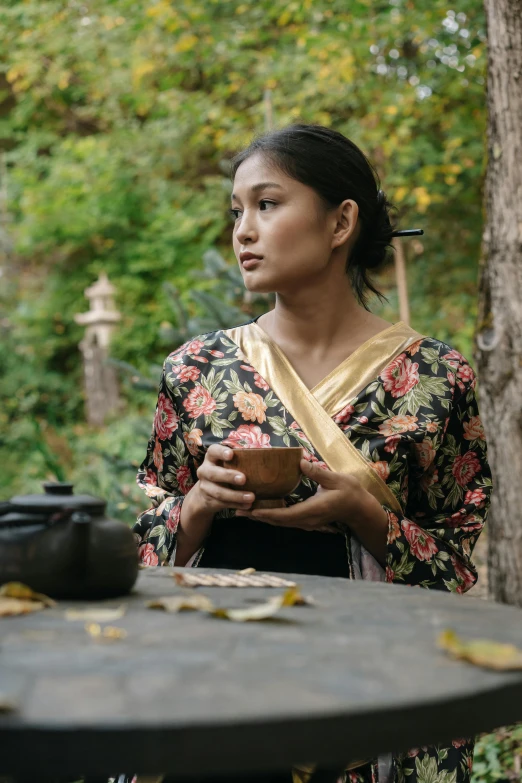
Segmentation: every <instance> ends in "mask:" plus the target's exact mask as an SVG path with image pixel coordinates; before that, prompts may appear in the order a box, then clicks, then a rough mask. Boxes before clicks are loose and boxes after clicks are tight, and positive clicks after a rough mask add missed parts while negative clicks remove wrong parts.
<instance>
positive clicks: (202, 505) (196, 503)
mask: <svg viewBox="0 0 522 783" xmlns="http://www.w3.org/2000/svg"><path fill="white" fill-rule="evenodd" d="M233 456H234V453H233V451H232V449H229V448H227V447H226V446H221V445H219V444H218V443H214V444H213V445H212V446H210V447H209V449H208V450H207V452H206V454H205V459H204V461H203V464H202V465H200V467H199V468H198V471H197V475H198V481H197V482H196V484H194V486H193V487H192V489H191V490H190V492H189V493H188V494H187V496H186V497H185V500H184V501H183V505H182V506H181V515H180V519H179V524H178V529H177V531H176V558H175V565H185V563H187V562H188V560H190V558H191V557H192V555H193V554H194V553H195V552H197V550H198V549H199V547H200V546H201V544H202V543H203V541H204V540H205V538H206V537H207V536H208V534H209V532H210V528H211V527H212V520H213V519H214V514H215V513H216V512H218V511H222V510H223V509H224V508H235V509H243V510H248V509H249V508H250V507H251V506H252V503H253V502H254V500H255V495H254V493H253V492H241V490H235V489H232V486H234V485H235V486H241V484H244V483H245V481H246V477H245V474H244V473H241V472H240V471H238V470H232V469H231V468H226V467H223V465H221V464H220V463H221V462H225V463H226V462H228V461H229V460H231V459H232V457H233Z"/></svg>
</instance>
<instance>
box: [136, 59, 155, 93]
mask: <svg viewBox="0 0 522 783" xmlns="http://www.w3.org/2000/svg"><path fill="white" fill-rule="evenodd" d="M154 70H155V65H154V63H153V62H151V61H150V60H142V61H141V62H139V63H138V64H137V65H135V66H134V68H133V69H132V83H133V85H134V87H139V85H140V82H141V80H142V78H143V77H144V76H146V75H147V74H148V73H152V72H153V71H154Z"/></svg>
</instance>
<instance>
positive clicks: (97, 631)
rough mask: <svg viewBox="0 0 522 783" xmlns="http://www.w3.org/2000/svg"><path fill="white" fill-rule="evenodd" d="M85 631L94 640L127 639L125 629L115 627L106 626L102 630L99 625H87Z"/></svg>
mask: <svg viewBox="0 0 522 783" xmlns="http://www.w3.org/2000/svg"><path fill="white" fill-rule="evenodd" d="M85 630H86V631H87V633H88V634H89V636H92V637H93V638H95V639H97V638H101V639H125V638H126V637H127V631H126V630H125V629H124V628H117V627H116V626H115V625H106V626H105V628H102V627H101V625H100V624H99V623H85Z"/></svg>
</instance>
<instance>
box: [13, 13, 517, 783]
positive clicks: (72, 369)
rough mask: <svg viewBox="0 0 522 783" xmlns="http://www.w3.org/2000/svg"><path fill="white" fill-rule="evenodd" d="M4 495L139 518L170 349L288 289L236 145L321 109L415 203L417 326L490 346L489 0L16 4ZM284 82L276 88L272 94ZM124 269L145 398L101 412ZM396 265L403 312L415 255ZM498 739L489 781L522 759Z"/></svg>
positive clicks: (122, 353)
mask: <svg viewBox="0 0 522 783" xmlns="http://www.w3.org/2000/svg"><path fill="white" fill-rule="evenodd" d="M0 41H1V42H2V43H1V44H0V46H1V50H0V51H1V55H0V155H1V157H0V164H1V165H0V273H1V277H0V337H1V340H0V377H1V387H0V429H1V436H0V464H1V466H2V469H1V471H0V492H1V496H2V497H4V498H8V497H9V496H11V495H12V494H15V493H21V492H24V493H25V492H38V491H41V482H42V481H43V480H46V479H59V480H65V479H66V480H71V481H73V482H74V483H75V488H76V491H85V492H89V493H90V494H99V495H102V496H104V497H106V498H107V499H108V501H109V511H110V513H111V514H112V515H114V516H117V517H119V518H121V519H124V520H125V521H127V522H129V523H132V521H133V519H134V518H135V516H136V514H137V513H138V511H139V510H141V509H143V508H144V507H145V503H144V498H142V497H141V493H140V492H139V490H138V489H137V488H136V487H135V482H134V476H135V473H136V468H137V466H138V465H139V463H140V462H141V460H142V458H143V457H144V454H145V447H146V442H147V439H148V436H149V433H150V429H151V425H152V418H153V414H154V405H155V397H156V387H157V383H158V381H159V374H160V368H161V364H162V362H163V359H164V358H165V356H166V355H167V354H168V353H169V352H170V351H171V350H173V349H174V348H176V347H177V346H178V345H179V344H180V343H181V342H183V340H184V338H185V337H188V336H191V335H193V334H197V333H198V332H201V331H207V330H209V329H212V328H216V327H219V326H231V325H234V324H238V323H241V322H243V321H245V320H247V319H248V318H249V317H251V316H252V315H254V314H258V313H260V312H262V311H263V310H266V309H267V307H268V306H269V302H268V301H267V300H266V299H264V298H262V297H254V298H253V299H252V300H250V299H249V298H245V296H244V293H243V289H242V286H241V279H240V276H239V274H238V271H237V269H236V267H235V259H234V256H233V252H232V248H231V229H232V226H231V223H230V218H229V217H228V214H227V209H228V206H229V199H230V190H231V185H230V181H229V178H228V175H227V161H228V160H229V159H230V158H231V157H232V155H233V154H234V152H236V151H237V150H238V149H240V148H242V147H243V146H244V145H246V144H247V143H248V142H249V140H250V139H251V138H252V135H253V134H254V133H256V132H260V131H263V130H264V129H265V127H266V125H267V122H268V116H267V115H268V113H269V109H270V111H271V112H272V115H273V116H272V121H273V124H274V126H275V127H278V126H281V125H285V124H288V123H291V122H295V121H300V122H308V123H319V124H322V125H327V126H331V127H333V128H335V129H336V130H339V131H341V132H342V133H344V134H345V135H347V136H348V137H350V138H351V139H353V140H354V141H355V142H356V143H357V144H359V145H360V146H361V147H362V149H363V150H364V151H365V152H366V153H367V155H368V156H369V157H370V159H371V160H372V161H373V162H374V164H375V165H376V168H377V170H378V172H379V174H380V176H381V179H382V185H383V188H384V190H385V191H386V192H387V194H388V196H389V198H390V200H391V201H392V202H394V203H395V204H396V206H397V208H398V212H399V215H400V218H401V220H400V227H402V228H412V227H421V228H423V229H424V231H425V235H424V236H423V237H422V238H421V240H419V239H415V240H403V241H404V249H405V253H406V260H407V271H408V284H409V294H410V308H411V312H412V326H413V327H414V328H415V329H417V330H418V331H420V332H423V333H425V334H429V335H432V336H434V337H436V338H438V339H441V340H444V341H447V342H449V343H450V344H452V345H453V346H455V347H456V348H458V349H459V350H460V351H462V352H463V353H464V354H465V355H466V356H467V357H468V358H469V359H470V360H471V361H472V363H473V332H474V328H475V318H476V301H477V280H478V264H479V257H480V244H481V236H482V225H483V209H482V184H483V177H484V173H485V128H486V104H485V76H486V74H485V71H486V30H485V19H484V11H483V8H482V4H481V2H480V1H479V0H458V2H456V3H455V4H454V5H452V6H450V7H448V3H447V1H446V0H415V2H413V1H412V0H381V1H380V2H379V1H378V0H373V1H372V0H353V1H352V2H350V3H346V0H330V1H329V0H313V2H312V0H301V1H300V2H293V1H292V0H290V1H288V0H257V1H256V3H248V2H247V3H241V2H236V1H235V0H192V2H187V1H186V0H185V1H183V2H182V1H181V0H180V2H176V3H173V2H167V0H157V1H155V0H83V1H82V0H69V1H68V2H67V1H58V0H45V2H33V1H31V0H27V1H22V2H13V1H11V2H5V3H3V5H2V7H1V9H0ZM268 102H269V104H270V105H269V107H268ZM102 271H105V272H106V273H107V275H108V277H109V279H110V281H111V282H112V283H113V284H114V285H115V286H116V291H117V296H116V305H117V308H118V310H119V311H120V312H121V314H122V320H121V322H120V324H119V325H118V327H117V329H116V332H115V336H114V339H113V342H112V356H113V358H114V359H115V360H116V361H118V363H119V367H120V370H121V384H122V396H123V405H122V407H121V409H120V410H119V412H118V413H117V414H115V415H114V416H113V417H112V419H111V420H109V421H108V422H107V424H106V426H105V427H104V428H92V427H89V426H88V425H87V424H86V423H85V415H84V400H83V391H82V363H81V354H80V352H79V349H78V345H79V342H80V340H81V338H82V336H83V331H84V330H83V328H82V327H81V326H79V325H78V324H77V323H76V322H75V320H74V316H75V315H76V314H77V313H81V312H84V311H85V310H86V309H87V307H88V303H87V301H86V299H85V297H84V289H85V288H86V287H87V286H89V285H91V284H92V283H93V282H94V281H95V280H96V279H97V277H98V275H99V273H100V272H102ZM379 283H380V285H381V287H382V289H383V290H384V292H385V293H386V295H387V297H388V303H385V304H384V305H381V304H379V303H377V302H375V303H374V306H373V307H372V309H373V310H374V311H375V312H378V313H379V314H380V315H382V316H383V317H385V318H388V319H389V320H398V301H397V293H396V288H395V278H394V272H393V266H391V267H390V269H389V270H388V271H387V272H386V273H384V274H383V275H382V277H381V279H380V280H379ZM502 736H503V737H504V739H500V737H499V735H498V734H497V735H490V736H488V737H486V738H483V740H482V741H481V746H480V750H479V753H478V755H477V763H476V771H475V778H474V780H475V783H493V781H499V780H501V779H503V780H508V779H513V780H514V779H518V778H515V777H512V778H510V777H509V776H510V775H512V774H515V773H514V772H513V770H514V766H513V764H514V761H513V755H514V754H515V755H516V750H514V748H515V747H516V742H517V741H522V736H520V730H519V736H518V737H517V734H516V732H515V733H511V734H509V733H507V734H506V735H505V736H504V734H503V735H502Z"/></svg>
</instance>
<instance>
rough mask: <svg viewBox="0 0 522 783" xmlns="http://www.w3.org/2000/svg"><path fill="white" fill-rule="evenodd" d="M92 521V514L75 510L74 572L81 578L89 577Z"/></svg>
mask: <svg viewBox="0 0 522 783" xmlns="http://www.w3.org/2000/svg"><path fill="white" fill-rule="evenodd" d="M91 521H92V517H91V515H90V514H87V513H86V512H85V511H75V512H74V514H72V515H71V522H72V524H73V537H74V558H73V559H74V572H75V575H76V576H77V577H78V578H79V579H86V578H87V563H88V554H89V538H90V532H91Z"/></svg>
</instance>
